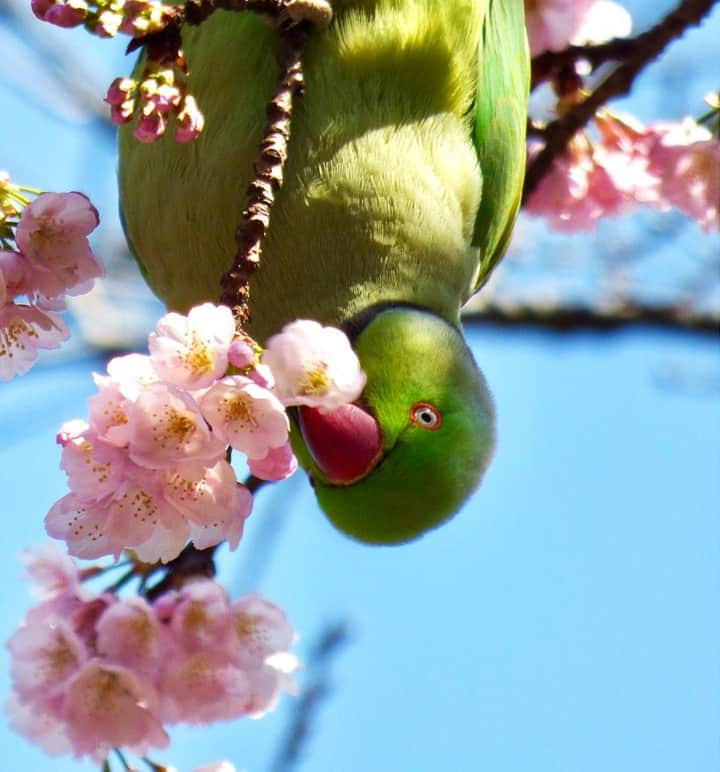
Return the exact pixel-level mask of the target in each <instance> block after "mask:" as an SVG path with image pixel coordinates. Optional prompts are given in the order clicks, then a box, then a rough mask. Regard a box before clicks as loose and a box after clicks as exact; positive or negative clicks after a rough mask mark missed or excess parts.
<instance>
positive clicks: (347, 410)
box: [292, 306, 495, 544]
mask: <svg viewBox="0 0 720 772" xmlns="http://www.w3.org/2000/svg"><path fill="white" fill-rule="evenodd" d="M363 317H364V318H363V319H359V320H353V321H351V322H350V323H349V324H348V325H347V331H348V333H349V334H350V336H351V338H352V339H353V346H354V348H355V351H356V353H357V355H358V357H359V359H360V363H361V365H362V367H363V369H364V370H365V373H366V375H367V384H366V386H365V390H364V391H363V394H362V396H361V398H360V400H358V402H357V403H356V404H352V405H345V406H343V407H341V408H339V409H337V410H334V411H331V412H329V413H322V412H320V411H319V410H317V409H315V408H309V407H301V408H299V409H298V410H297V412H296V413H295V424H296V426H295V427H294V429H297V431H295V430H294V431H293V432H292V439H293V446H294V449H295V452H296V454H297V455H298V457H299V459H300V462H301V464H302V466H303V467H304V468H305V469H306V470H307V472H308V474H309V475H310V478H311V481H312V484H313V487H314V488H315V493H316V496H317V499H318V502H319V504H320V506H321V507H322V509H323V510H324V512H325V514H326V515H327V517H328V518H329V519H330V521H331V522H332V523H333V524H334V525H335V526H336V527H337V528H339V529H340V530H341V531H343V532H344V533H346V534H348V535H349V536H352V537H354V538H356V539H358V540H360V541H363V542H367V543H371V544H399V543H402V542H406V541H410V540H411V539H414V538H417V537H418V536H420V535H421V534H423V533H424V532H425V531H427V530H429V529H431V528H434V527H436V526H438V525H440V524H441V523H442V522H444V521H445V520H447V519H448V518H450V517H451V516H452V515H453V514H455V512H457V510H458V509H459V508H460V506H461V505H462V503H463V502H464V501H465V499H466V498H467V497H468V496H469V495H470V493H471V492H472V491H473V490H474V489H475V488H476V487H477V486H478V485H479V483H480V480H481V478H482V475H483V472H484V471H485V468H486V467H487V465H488V463H489V461H490V458H491V456H492V452H493V448H494V443H495V423H494V412H493V405H492V399H491V396H490V393H489V391H488V388H487V386H486V384H485V379H484V378H483V376H482V374H481V373H480V371H479V370H478V368H477V366H476V364H475V362H474V360H473V357H472V354H471V353H470V350H469V349H468V347H467V345H466V344H465V341H464V340H463V337H462V335H461V333H460V331H459V330H458V329H457V328H456V327H454V326H453V325H452V324H450V323H449V322H447V321H446V320H445V319H443V318H441V317H440V316H437V315H435V314H434V313H431V312H429V311H426V310H423V309H417V308H413V307H410V306H391V307H389V308H385V309H382V308H381V309H379V310H377V311H376V312H375V313H369V314H365V315H363Z"/></svg>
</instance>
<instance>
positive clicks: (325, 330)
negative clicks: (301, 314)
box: [262, 319, 366, 411]
mask: <svg viewBox="0 0 720 772" xmlns="http://www.w3.org/2000/svg"><path fill="white" fill-rule="evenodd" d="M262 361H263V363H264V364H266V365H268V366H269V367H270V369H271V370H272V372H273V375H274V376H275V391H276V393H277V395H278V397H279V398H280V400H281V401H282V402H283V404H285V405H309V406H310V407H317V408H319V409H320V410H321V411H331V410H333V409H334V408H336V407H339V406H340V405H342V404H346V403H348V402H352V401H353V400H355V399H357V398H358V397H359V396H360V394H361V392H362V390H363V388H364V387H365V380H366V379H365V374H364V373H363V371H362V369H361V368H360V362H359V361H358V358H357V356H356V354H355V352H354V351H353V350H352V348H351V347H350V343H349V341H348V339H347V338H346V337H345V335H344V334H343V333H342V332H341V331H340V330H338V329H336V328H334V327H322V326H321V325H320V324H318V323H317V322H314V321H311V320H307V319H300V320H298V321H296V322H291V323H290V324H287V325H285V327H283V329H282V332H280V333H279V334H277V335H273V336H272V337H271V338H270V339H269V340H268V342H267V350H266V351H265V353H264V354H263V356H262Z"/></svg>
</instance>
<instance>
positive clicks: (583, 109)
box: [523, 0, 718, 202]
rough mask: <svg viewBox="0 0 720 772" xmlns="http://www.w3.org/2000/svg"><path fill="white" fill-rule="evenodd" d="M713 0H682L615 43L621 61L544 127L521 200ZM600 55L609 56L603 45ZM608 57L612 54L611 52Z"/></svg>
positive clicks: (530, 165)
mask: <svg viewBox="0 0 720 772" xmlns="http://www.w3.org/2000/svg"><path fill="white" fill-rule="evenodd" d="M716 2H718V0H684V2H682V3H681V4H680V5H679V6H678V7H677V8H676V9H675V10H674V11H671V12H670V13H669V14H668V15H667V16H666V17H665V18H664V19H663V20H662V21H661V22H660V23H659V24H657V25H655V26H654V27H652V28H651V29H649V30H648V31H647V32H645V33H643V34H642V35H638V36H637V37H636V38H634V39H632V40H631V41H626V42H625V43H624V44H623V46H618V50H623V49H624V53H625V56H624V57H623V58H624V61H623V63H622V64H620V65H619V66H618V67H617V68H616V69H615V70H613V72H612V73H610V75H609V76H608V77H607V78H606V79H605V80H604V81H602V82H601V83H600V85H598V86H597V87H596V88H595V90H594V91H593V92H592V93H591V94H590V95H589V96H588V97H587V98H586V99H584V100H583V101H582V102H579V103H578V104H576V105H575V106H573V107H571V108H570V109H569V110H568V111H567V112H566V113H565V114H564V115H563V116H561V117H560V118H558V119H557V120H555V121H553V122H552V123H550V124H548V126H547V127H546V128H545V131H544V132H543V134H544V138H545V146H544V147H543V149H542V150H541V151H540V152H539V153H538V154H537V155H536V156H535V158H534V159H533V161H532V162H531V163H530V164H529V166H528V170H527V175H526V177H525V186H524V189H523V202H525V201H527V199H528V196H529V195H530V194H531V193H532V192H533V190H535V188H536V187H537V185H538V184H539V182H540V180H541V179H542V178H543V177H544V175H545V174H547V172H548V171H549V170H550V169H551V168H552V165H553V162H554V160H555V158H557V157H558V156H560V155H562V154H563V153H564V152H565V150H566V149H567V147H568V144H569V143H570V140H571V139H572V138H573V136H574V135H575V134H576V133H577V132H578V131H580V129H582V128H584V127H585V126H586V125H587V124H588V123H589V121H590V120H591V119H592V117H593V116H594V115H595V113H596V112H597V111H598V109H599V108H600V107H602V106H603V105H604V104H606V103H607V102H608V101H610V100H611V99H614V98H616V97H619V96H622V95H623V94H627V93H628V92H629V91H630V89H631V88H632V85H633V83H634V81H635V78H636V77H637V75H638V74H639V73H640V72H641V71H642V69H643V68H644V67H645V66H646V65H647V64H648V63H649V62H651V61H652V60H653V59H655V58H656V57H658V56H659V55H660V54H661V53H662V51H663V50H664V49H665V48H666V47H667V45H668V44H669V43H670V42H671V41H673V40H675V39H677V38H679V37H681V36H682V35H683V33H684V32H685V30H687V29H688V27H692V26H694V25H696V24H699V23H700V22H701V21H702V19H703V18H704V17H705V16H706V15H707V14H708V13H709V12H710V9H711V8H712V7H713V5H715V3H716ZM610 45H611V44H607V46H610ZM610 50H613V49H610ZM563 55H564V56H566V57H569V56H570V55H569V54H564V52H561V56H560V57H559V60H558V61H564V60H563V59H562V56H563ZM543 56H544V55H543ZM602 56H609V54H608V50H607V49H606V50H605V51H604V52H603V54H602ZM612 58H615V56H614V54H613V57H612ZM564 63H565V64H566V63H567V62H566V61H564Z"/></svg>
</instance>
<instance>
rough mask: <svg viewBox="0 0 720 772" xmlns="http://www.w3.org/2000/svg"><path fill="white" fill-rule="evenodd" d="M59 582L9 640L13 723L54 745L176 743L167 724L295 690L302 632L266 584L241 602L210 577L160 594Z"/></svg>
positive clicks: (213, 715) (251, 707) (251, 706)
mask: <svg viewBox="0 0 720 772" xmlns="http://www.w3.org/2000/svg"><path fill="white" fill-rule="evenodd" d="M52 560H53V561H55V560H56V556H53V557H52ZM64 570H67V567H65V569H64ZM69 573H73V574H74V575H75V577H79V576H80V575H81V572H80V571H78V569H77V568H76V567H75V568H74V570H73V571H69ZM56 592H57V595H55V596H54V597H53V598H52V600H50V601H46V602H44V603H42V604H41V605H39V606H37V607H35V608H33V609H31V610H30V612H28V614H27V616H26V618H25V620H24V622H23V624H22V625H21V627H20V628H19V629H18V630H17V631H16V632H15V633H14V634H13V636H12V637H11V639H10V641H9V642H8V648H9V651H10V656H11V670H12V677H13V692H14V693H13V696H12V698H11V700H10V702H9V703H8V705H7V710H8V712H9V714H10V719H11V724H12V726H13V728H15V729H16V730H17V731H18V732H20V733H21V734H23V735H25V736H26V737H27V738H28V739H30V740H31V741H33V742H35V743H37V744H39V745H41V747H43V748H44V749H45V750H47V751H48V752H50V753H53V754H58V753H68V752H73V753H74V754H75V755H76V756H89V757H90V758H92V759H94V760H96V761H102V760H103V759H104V758H105V756H106V754H107V752H108V751H109V750H110V749H111V748H112V747H124V748H127V749H129V750H130V751H133V752H135V753H137V754H139V755H143V754H145V753H147V752H148V751H149V750H150V749H153V748H163V747H165V746H166V745H167V743H168V736H167V733H166V731H165V728H164V724H168V723H173V722H177V721H184V722H187V723H207V722H209V721H215V720H223V719H229V718H238V717H240V716H249V715H258V714H260V713H262V712H264V711H267V710H269V709H271V708H272V707H273V705H274V704H275V702H276V700H277V697H278V694H279V693H280V691H283V690H284V691H290V692H292V691H294V686H293V684H292V682H291V681H290V679H289V673H291V672H292V671H293V670H294V669H295V667H296V660H295V658H294V656H293V655H292V654H291V653H290V652H289V651H288V649H289V647H290V646H291V645H292V643H293V642H294V640H295V633H294V631H293V629H292V627H291V626H290V625H289V623H288V622H287V619H286V617H285V615H284V613H283V612H282V611H281V610H280V609H279V608H278V607H276V606H274V605H273V604H271V603H269V602H268V601H266V600H265V599H264V598H262V597H261V596H259V595H252V596H247V597H246V598H240V599H239V600H238V601H236V602H235V603H232V602H231V601H230V599H229V598H228V596H227V593H226V592H225V590H224V589H223V588H222V587H220V586H219V585H218V584H216V583H215V582H212V581H210V580H205V579H197V580H194V581H189V582H188V583H186V584H185V585H184V586H183V587H181V588H180V589H178V590H171V591H169V592H166V593H164V594H162V595H160V596H159V597H158V598H157V599H155V600H154V601H153V602H149V601H148V600H146V599H144V598H140V597H131V598H127V599H125V598H118V597H117V596H116V595H114V594H111V593H106V594H104V595H96V594H93V593H90V592H87V591H84V592H85V599H80V598H79V597H78V596H77V594H76V591H75V588H74V585H73V584H72V583H71V582H69V583H66V584H65V586H64V589H60V588H59V587H58V588H57V589H56ZM71 604H72V605H71Z"/></svg>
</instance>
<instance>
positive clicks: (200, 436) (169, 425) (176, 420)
mask: <svg viewBox="0 0 720 772" xmlns="http://www.w3.org/2000/svg"><path fill="white" fill-rule="evenodd" d="M130 422H131V427H130V441H129V455H130V458H131V459H132V460H133V461H134V462H135V463H136V464H138V465H139V466H144V467H147V468H148V469H163V468H170V467H172V466H174V465H175V464H177V463H179V462H181V461H191V460H195V459H207V460H209V459H217V458H218V457H219V456H220V455H222V454H223V453H224V452H225V446H224V445H223V444H222V443H221V442H220V441H219V440H218V438H217V437H214V436H213V435H212V434H211V432H210V429H209V427H208V425H207V424H206V423H205V420H204V419H203V417H202V415H201V414H200V410H199V408H198V406H197V404H196V403H195V401H194V400H193V399H192V397H190V396H189V395H188V394H187V393H186V392H184V391H181V390H180V389H179V388H177V387H176V386H173V385H171V384H168V383H153V384H150V385H149V386H146V387H145V388H144V389H143V390H142V391H141V392H140V395H139V396H138V398H137V399H136V400H135V402H134V403H133V406H132V410H131V416H130Z"/></svg>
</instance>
